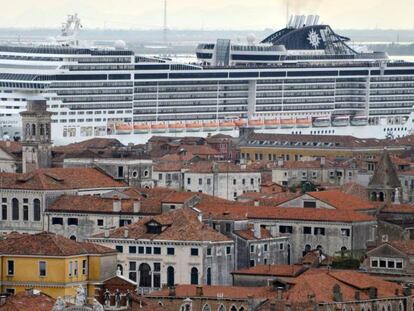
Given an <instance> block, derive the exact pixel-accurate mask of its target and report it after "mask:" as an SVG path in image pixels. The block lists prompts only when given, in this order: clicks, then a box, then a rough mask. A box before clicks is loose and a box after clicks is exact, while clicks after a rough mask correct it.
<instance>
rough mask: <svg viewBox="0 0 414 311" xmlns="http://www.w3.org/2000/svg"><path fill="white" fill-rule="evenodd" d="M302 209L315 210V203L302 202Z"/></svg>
mask: <svg viewBox="0 0 414 311" xmlns="http://www.w3.org/2000/svg"><path fill="white" fill-rule="evenodd" d="M303 207H304V208H316V201H303Z"/></svg>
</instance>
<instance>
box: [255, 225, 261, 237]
mask: <svg viewBox="0 0 414 311" xmlns="http://www.w3.org/2000/svg"><path fill="white" fill-rule="evenodd" d="M253 235H254V237H255V238H256V239H261V238H262V232H261V228H260V224H258V223H255V224H254V229H253Z"/></svg>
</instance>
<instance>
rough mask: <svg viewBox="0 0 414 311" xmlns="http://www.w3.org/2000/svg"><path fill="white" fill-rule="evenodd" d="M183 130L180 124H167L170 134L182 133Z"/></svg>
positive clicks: (183, 126) (182, 125)
mask: <svg viewBox="0 0 414 311" xmlns="http://www.w3.org/2000/svg"><path fill="white" fill-rule="evenodd" d="M184 128H185V124H183V123H181V122H174V123H170V124H168V130H169V131H170V132H171V133H179V132H182V131H184Z"/></svg>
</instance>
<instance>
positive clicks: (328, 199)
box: [307, 190, 376, 211]
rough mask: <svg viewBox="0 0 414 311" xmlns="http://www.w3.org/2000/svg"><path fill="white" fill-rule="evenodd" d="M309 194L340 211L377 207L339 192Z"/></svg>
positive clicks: (329, 191)
mask: <svg viewBox="0 0 414 311" xmlns="http://www.w3.org/2000/svg"><path fill="white" fill-rule="evenodd" d="M307 194H308V195H310V196H311V197H314V198H315V199H317V200H320V201H323V202H325V203H327V204H329V205H332V206H333V207H335V208H336V209H338V210H346V211H353V210H368V209H375V208H376V207H375V205H374V204H372V202H370V201H368V200H363V199H361V198H358V197H356V196H353V195H349V194H346V193H344V192H342V191H339V190H328V191H314V192H308V193H307Z"/></svg>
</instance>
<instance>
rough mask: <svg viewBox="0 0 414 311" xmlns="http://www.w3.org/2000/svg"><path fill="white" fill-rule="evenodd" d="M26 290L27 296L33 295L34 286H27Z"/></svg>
mask: <svg viewBox="0 0 414 311" xmlns="http://www.w3.org/2000/svg"><path fill="white" fill-rule="evenodd" d="M25 292H26V296H33V288H26V289H25Z"/></svg>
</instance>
